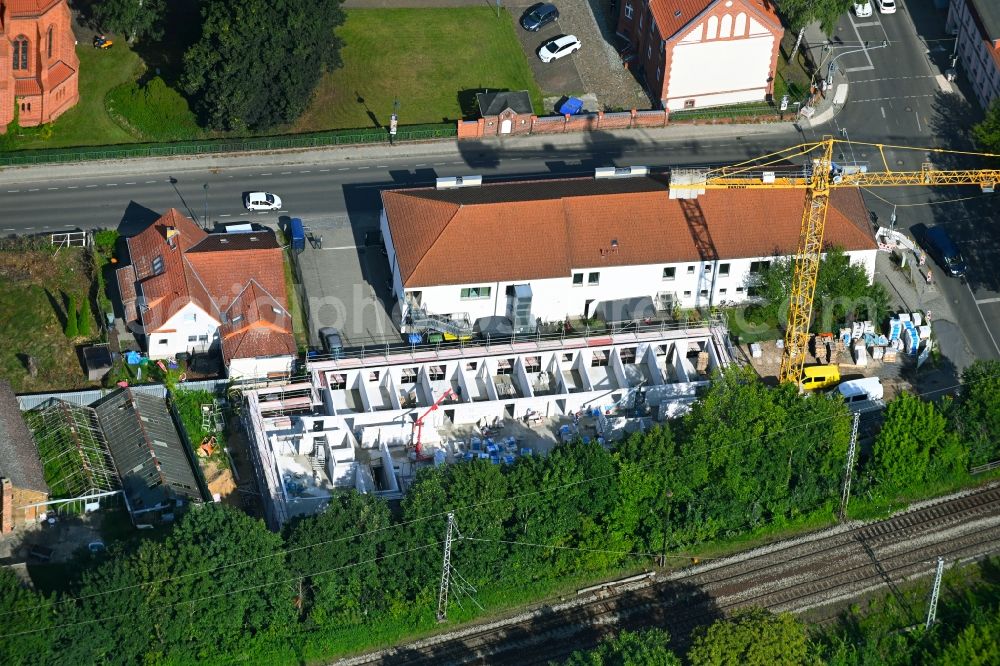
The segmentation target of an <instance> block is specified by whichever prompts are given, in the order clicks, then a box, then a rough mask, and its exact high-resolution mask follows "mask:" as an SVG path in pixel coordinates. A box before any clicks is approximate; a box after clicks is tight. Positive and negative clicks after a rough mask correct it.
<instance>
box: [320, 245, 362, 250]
mask: <svg viewBox="0 0 1000 666" xmlns="http://www.w3.org/2000/svg"><path fill="white" fill-rule="evenodd" d="M322 249H324V250H357V249H358V246H357V245H340V246H338V247H324V248H322Z"/></svg>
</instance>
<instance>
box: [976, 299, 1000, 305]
mask: <svg viewBox="0 0 1000 666" xmlns="http://www.w3.org/2000/svg"><path fill="white" fill-rule="evenodd" d="M976 303H978V304H979V305H986V304H987V303H1000V297H995V298H980V299H978V300H976Z"/></svg>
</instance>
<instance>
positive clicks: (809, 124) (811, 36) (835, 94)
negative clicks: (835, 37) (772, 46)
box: [799, 21, 848, 129]
mask: <svg viewBox="0 0 1000 666" xmlns="http://www.w3.org/2000/svg"><path fill="white" fill-rule="evenodd" d="M828 41H829V37H827V35H826V33H824V32H823V30H822V29H821V28H820V24H819V22H818V21H817V22H814V23H810V24H809V25H808V26H806V31H805V35H804V36H803V38H802V45H801V46H800V47H799V50H800V51H804V52H806V53H808V54H809V56H810V57H811V58H812V61H813V62H814V63H815V64H816V67H817V72H816V77H817V79H818V78H821V77H826V69H825V65H826V59H825V56H827V55H828V54H826V53H824V51H823V48H824V46H825V45H826V43H827V42H828ZM847 93H848V81H847V76H846V75H845V74H844V73H842V72H841V71H840V68H838V69H837V71H835V72H834V74H833V84H832V85H831V86H830V89H829V90H826V91H825V92H824V93H823V94H822V95H821V96H819V97H817V98H816V101H815V103H814V104H813V105H812V108H813V109H814V114H813V116H812V117H811V118H806V117H804V116H803V117H802V118H801V120H800V121H799V122H800V124H801V125H802V126H804V127H806V128H809V129H812V128H815V127H819V126H820V125H824V124H826V123H828V122H830V121H831V120H833V117H834V116H835V115H837V113H839V112H840V109H842V108H843V103H844V102H846V100H847ZM835 99H836V100H837V101H838V102H839V103H837V104H835V103H834V100H835Z"/></svg>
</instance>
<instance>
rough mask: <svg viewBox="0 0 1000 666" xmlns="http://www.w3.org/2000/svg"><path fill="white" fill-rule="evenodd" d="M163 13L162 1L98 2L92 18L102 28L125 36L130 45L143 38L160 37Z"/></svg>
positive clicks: (122, 0) (163, 5) (108, 0)
mask: <svg viewBox="0 0 1000 666" xmlns="http://www.w3.org/2000/svg"><path fill="white" fill-rule="evenodd" d="M165 11H166V3H164V1H163V0H99V2H97V3H96V4H95V5H94V18H95V19H97V23H98V24H99V25H100V26H101V27H102V28H106V29H108V30H111V31H112V32H117V33H119V34H122V35H125V37H126V38H127V39H128V41H129V43H132V42H134V41H135V40H137V39H142V38H143V37H150V38H152V39H159V38H160V37H162V36H163V18H164V14H165Z"/></svg>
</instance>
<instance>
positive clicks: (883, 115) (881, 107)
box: [878, 106, 885, 118]
mask: <svg viewBox="0 0 1000 666" xmlns="http://www.w3.org/2000/svg"><path fill="white" fill-rule="evenodd" d="M878 108H879V109H880V110H881V111H882V117H883V118H885V107H884V106H880V107H878Z"/></svg>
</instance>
